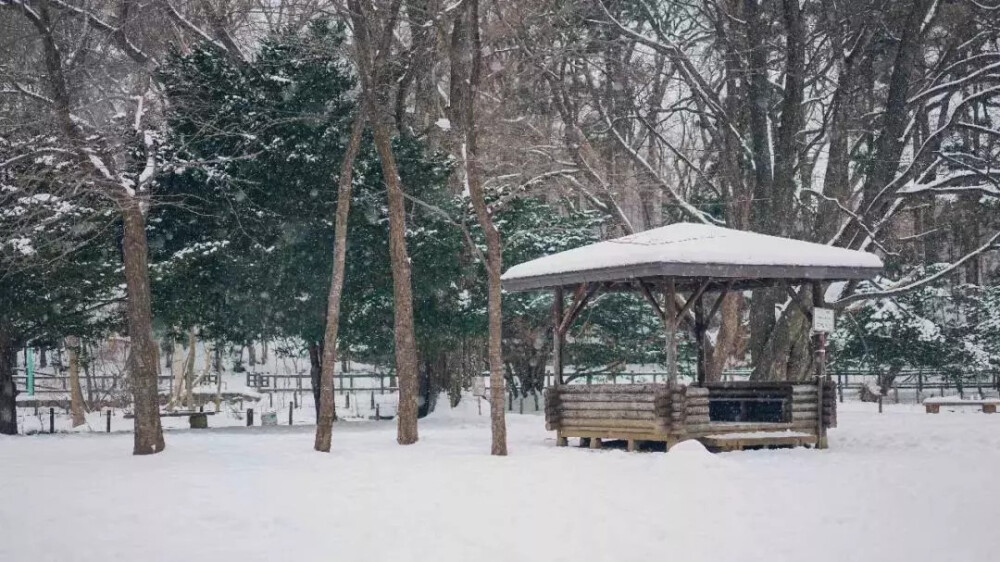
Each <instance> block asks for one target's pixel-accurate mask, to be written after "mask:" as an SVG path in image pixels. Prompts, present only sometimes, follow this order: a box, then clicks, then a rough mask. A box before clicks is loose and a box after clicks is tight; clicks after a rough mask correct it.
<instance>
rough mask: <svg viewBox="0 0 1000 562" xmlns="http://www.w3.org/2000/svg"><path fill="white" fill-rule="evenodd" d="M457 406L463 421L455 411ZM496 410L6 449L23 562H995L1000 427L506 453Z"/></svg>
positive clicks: (899, 416) (860, 419) (12, 542)
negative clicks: (494, 423)
mask: <svg viewBox="0 0 1000 562" xmlns="http://www.w3.org/2000/svg"><path fill="white" fill-rule="evenodd" d="M443 404H446V403H444V402H443ZM485 414H486V412H485V411H484V415H483V416H481V417H480V416H478V415H477V413H476V408H475V402H474V401H472V400H467V401H463V404H462V405H461V406H460V407H459V408H457V409H455V410H450V411H440V410H439V411H438V412H435V413H434V414H432V416H431V418H429V419H427V420H422V421H421V423H420V431H421V440H420V442H419V443H418V444H417V445H414V446H410V447H400V446H398V445H396V444H395V441H394V439H395V425H394V422H366V421H355V422H339V423H338V424H337V425H336V426H335V428H334V448H335V452H334V453H332V454H329V455H324V454H319V453H313V452H312V451H311V447H312V439H313V435H312V428H311V427H309V426H295V427H287V426H284V427H280V426H279V427H274V428H261V427H256V428H252V429H247V428H243V427H230V428H218V429H210V430H202V431H190V430H177V431H170V432H168V434H167V436H166V438H167V450H166V451H165V452H164V453H162V454H159V455H155V456H151V457H132V456H131V455H130V452H131V435H130V434H128V433H113V434H111V435H106V434H101V433H94V434H56V435H51V436H50V435H36V436H20V437H5V438H2V439H0V482H2V483H3V484H2V488H3V501H2V502H0V536H2V539H0V560H2V561H5V562H7V561H10V562H16V561H32V562H35V561H47V560H53V561H56V560H58V561H75V560H102V561H117V560H122V561H132V560H142V561H143V562H152V561H160V560H162V561H171V562H177V561H183V560H232V561H234V562H244V561H256V560H295V561H312V560H317V561H319V560H323V561H340V560H352V561H354V560H357V561H366V560H373V561H409V560H413V561H417V560H421V561H423V560H432V561H434V562H441V561H461V562H472V561H492V560H526V561H534V560H539V561H550V560H565V561H571V562H581V561H591V560H593V561H631V560H635V561H644V562H645V561H649V560H683V561H685V562H687V561H700V560H706V561H707V560H713V561H752V560H762V561H763V560H766V561H768V562H775V561H784V560H788V561H800V560H810V561H826V560H829V561H838V562H841V561H846V560H851V561H857V560H872V561H876V560H877V561H880V562H888V561H897V560H898V561H906V562H914V561H922V560H927V561H932V560H939V561H950V560H955V561H973V562H975V561H986V560H996V559H997V555H998V554H997V546H996V533H997V529H998V528H1000V415H992V416H987V415H983V414H981V413H975V412H967V413H962V412H954V413H950V412H944V411H943V412H942V413H941V414H939V415H928V414H924V413H923V411H922V408H920V407H918V406H913V405H908V406H903V405H900V406H893V405H887V406H886V413H884V414H882V415H879V414H878V413H876V411H875V407H874V406H873V405H870V404H859V403H848V404H845V405H843V406H842V408H841V411H840V416H839V417H840V428H838V429H836V430H833V431H831V434H830V443H831V448H830V449H829V450H826V451H812V450H804V449H798V450H781V451H750V452H736V453H726V454H719V455H712V454H709V453H707V452H705V451H704V450H701V449H699V447H698V446H695V447H691V446H690V444H682V445H679V446H678V447H677V448H676V449H675V450H673V451H671V452H670V453H667V454H664V453H626V452H624V451H621V450H603V451H590V450H586V449H578V448H576V447H568V448H556V447H555V446H554V438H553V437H554V436H553V434H551V433H548V432H546V431H544V429H543V424H542V421H541V420H540V419H539V418H538V417H537V416H529V415H524V416H520V415H511V416H509V417H508V419H509V427H510V452H511V455H510V456H509V457H506V458H493V457H490V456H489V455H488V450H489V426H488V417H487V415H485Z"/></svg>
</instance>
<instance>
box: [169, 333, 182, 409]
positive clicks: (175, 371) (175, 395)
mask: <svg viewBox="0 0 1000 562" xmlns="http://www.w3.org/2000/svg"><path fill="white" fill-rule="evenodd" d="M168 343H169V344H170V348H169V350H170V353H169V355H168V357H169V359H168V362H169V363H170V402H169V403H168V404H167V410H173V409H174V408H176V407H177V405H178V404H180V403H181V399H182V398H183V397H184V358H183V356H182V355H181V354H180V352H179V351H178V349H177V342H175V341H174V340H173V338H170V340H169V342H168Z"/></svg>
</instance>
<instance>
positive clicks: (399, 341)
mask: <svg viewBox="0 0 1000 562" xmlns="http://www.w3.org/2000/svg"><path fill="white" fill-rule="evenodd" d="M347 4H348V9H349V11H350V13H351V19H352V22H353V23H354V39H355V44H356V53H357V60H358V67H359V70H360V72H359V75H360V78H361V85H362V88H363V90H364V93H365V99H366V102H367V105H366V107H367V109H368V110H369V111H370V121H371V125H372V134H373V136H374V138H375V148H376V150H378V155H379V160H380V161H381V164H382V176H383V179H384V181H385V186H386V196H387V199H388V203H389V258H390V261H391V262H392V288H393V313H394V336H395V344H396V350H395V354H396V376H398V377H399V407H398V408H397V411H396V417H397V422H398V426H397V431H396V441H397V442H399V444H400V445H409V444H412V443H416V442H417V438H418V436H417V393H418V391H419V388H418V387H419V382H418V380H417V369H418V364H417V341H416V336H415V334H414V325H413V290H412V286H411V282H410V258H409V255H408V254H407V251H406V214H405V208H404V205H403V188H402V185H401V183H402V182H401V181H400V178H399V168H398V167H397V166H396V157H395V155H394V154H393V152H392V140H391V136H392V135H391V134H390V131H389V126H390V124H391V123H392V122H393V118H392V115H391V112H390V111H388V110H389V108H391V107H392V104H391V103H390V98H391V96H392V88H393V82H394V81H393V73H392V72H391V68H390V67H391V65H390V64H389V62H387V60H386V59H387V57H388V56H389V55H390V51H391V50H392V38H393V33H394V30H395V28H396V18H397V17H398V16H399V7H400V3H399V2H398V1H394V2H392V4H391V7H390V8H389V9H388V10H381V11H380V10H378V9H377V7H376V6H374V5H373V2H372V0H368V1H367V2H365V3H364V4H363V5H362V3H361V1H360V0H348V3H347ZM375 25H379V26H380V33H379V36H378V38H377V41H378V44H377V45H375V44H373V38H372V32H371V30H372V29H376V28H374V27H372V26H375Z"/></svg>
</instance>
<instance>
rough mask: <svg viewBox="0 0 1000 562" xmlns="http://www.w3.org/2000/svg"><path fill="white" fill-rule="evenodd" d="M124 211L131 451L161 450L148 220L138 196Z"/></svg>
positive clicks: (126, 199) (144, 453)
mask: <svg viewBox="0 0 1000 562" xmlns="http://www.w3.org/2000/svg"><path fill="white" fill-rule="evenodd" d="M122 203H123V205H124V209H122V215H123V219H124V226H125V229H124V230H125V235H124V241H123V252H122V253H123V255H124V261H125V291H126V294H127V295H128V301H127V307H126V308H127V315H128V335H129V340H130V343H131V346H132V353H131V356H130V360H131V364H130V367H131V368H130V371H129V374H130V376H131V381H130V382H131V384H132V397H133V402H134V407H135V432H134V435H133V446H132V453H133V454H135V455H148V454H153V453H159V452H160V451H162V450H163V449H164V447H165V444H164V442H163V428H162V427H161V425H160V403H159V396H158V393H157V389H156V375H157V371H158V366H159V365H157V355H156V343H155V342H154V341H153V325H152V318H153V309H152V298H151V295H150V289H149V264H148V262H147V259H148V254H149V249H148V246H147V241H146V220H145V217H144V216H143V213H142V208H141V207H140V202H139V199H138V198H136V197H128V198H123V199H122Z"/></svg>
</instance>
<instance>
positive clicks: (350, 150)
mask: <svg viewBox="0 0 1000 562" xmlns="http://www.w3.org/2000/svg"><path fill="white" fill-rule="evenodd" d="M364 128H365V116H364V109H363V108H361V107H359V108H358V112H357V114H355V116H354V124H353V125H351V138H350V139H349V140H348V142H347V150H346V151H345V152H344V160H343V162H341V164H340V179H339V182H338V184H337V217H336V219H335V225H334V241H333V274H332V276H331V278H330V294H329V297H328V298H327V305H326V333H325V334H324V335H323V360H322V362H321V364H320V368H321V371H320V383H319V409H318V410H317V412H318V413H317V417H316V443H315V444H314V445H313V447H314V448H315V449H316V450H317V451H321V452H324V453H326V452H329V451H330V441H331V439H332V433H333V420H334V419H336V417H337V406H336V403H335V402H334V400H333V371H334V367H335V366H336V365H337V331H338V330H339V328H340V300H341V297H342V296H343V294H344V269H345V266H346V263H347V219H348V215H349V214H350V210H351V181H352V179H353V172H354V159H355V157H356V156H357V155H358V149H359V148H360V147H361V134H362V133H363V132H364Z"/></svg>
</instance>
